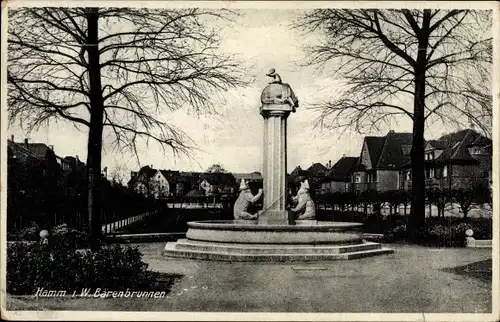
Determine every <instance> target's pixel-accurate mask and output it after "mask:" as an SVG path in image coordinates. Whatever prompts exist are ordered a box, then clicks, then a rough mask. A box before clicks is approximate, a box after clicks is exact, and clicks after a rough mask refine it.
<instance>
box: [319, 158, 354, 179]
mask: <svg viewBox="0 0 500 322" xmlns="http://www.w3.org/2000/svg"><path fill="white" fill-rule="evenodd" d="M358 159H359V158H358V157H342V158H341V159H340V160H338V161H337V163H335V164H334V165H333V167H332V168H331V169H330V170H329V171H328V173H327V176H328V178H329V179H331V180H334V181H345V180H346V178H348V177H349V176H350V175H351V174H352V173H353V172H354V170H355V168H356V165H357V164H358Z"/></svg>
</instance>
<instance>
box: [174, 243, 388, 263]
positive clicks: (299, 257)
mask: <svg viewBox="0 0 500 322" xmlns="http://www.w3.org/2000/svg"><path fill="white" fill-rule="evenodd" d="M393 252H394V251H393V250H391V249H387V248H379V249H371V250H362V251H356V252H348V253H340V254H339V253H337V254H335V253H333V254H332V253H331V254H303V253H295V254H294V253H291V254H241V253H227V252H213V251H211V252H207V251H197V250H178V249H176V243H168V244H167V245H166V247H165V250H164V255H165V256H167V257H174V258H184V259H200V260H216V261H228V262H287V261H330V260H349V259H357V258H362V257H368V256H376V255H384V254H391V253H393Z"/></svg>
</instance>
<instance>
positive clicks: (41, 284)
mask: <svg viewBox="0 0 500 322" xmlns="http://www.w3.org/2000/svg"><path fill="white" fill-rule="evenodd" d="M147 268H148V265H147V264H146V263H144V262H143V261H142V254H141V253H140V252H139V250H138V249H137V248H132V247H130V246H128V247H121V246H119V245H114V246H102V247H101V248H99V249H98V250H97V251H90V250H76V249H74V248H71V247H64V246H63V245H62V244H58V243H57V244H56V243H53V242H50V243H48V244H41V243H34V244H28V243H20V242H15V243H9V245H8V247H7V292H8V293H9V294H13V295H33V294H35V293H36V291H37V290H38V289H39V288H43V289H47V290H64V291H66V292H67V293H71V294H72V293H73V291H76V292H77V293H78V294H80V292H81V290H82V289H83V288H88V289H92V290H95V289H96V288H100V289H102V290H104V289H108V290H112V291H125V290H127V289H129V290H140V291H165V292H168V289H169V287H170V285H171V283H172V279H167V280H166V281H163V282H159V281H158V280H157V278H156V277H155V275H154V274H153V273H152V272H150V271H148V270H147Z"/></svg>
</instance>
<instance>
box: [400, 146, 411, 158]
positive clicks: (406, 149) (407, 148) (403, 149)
mask: <svg viewBox="0 0 500 322" xmlns="http://www.w3.org/2000/svg"><path fill="white" fill-rule="evenodd" d="M401 152H402V153H403V155H405V156H407V155H410V152H411V145H409V144H403V145H401Z"/></svg>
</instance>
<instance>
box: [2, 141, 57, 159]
mask: <svg viewBox="0 0 500 322" xmlns="http://www.w3.org/2000/svg"><path fill="white" fill-rule="evenodd" d="M7 146H8V147H9V148H10V149H11V151H12V153H15V154H19V153H20V154H22V155H23V156H24V157H27V156H30V157H34V158H38V159H43V160H45V159H46V158H47V153H49V152H52V153H53V151H52V149H51V148H49V147H48V146H47V145H46V144H45V143H28V144H26V143H17V142H14V141H11V140H8V141H7ZM54 156H55V154H54Z"/></svg>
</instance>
